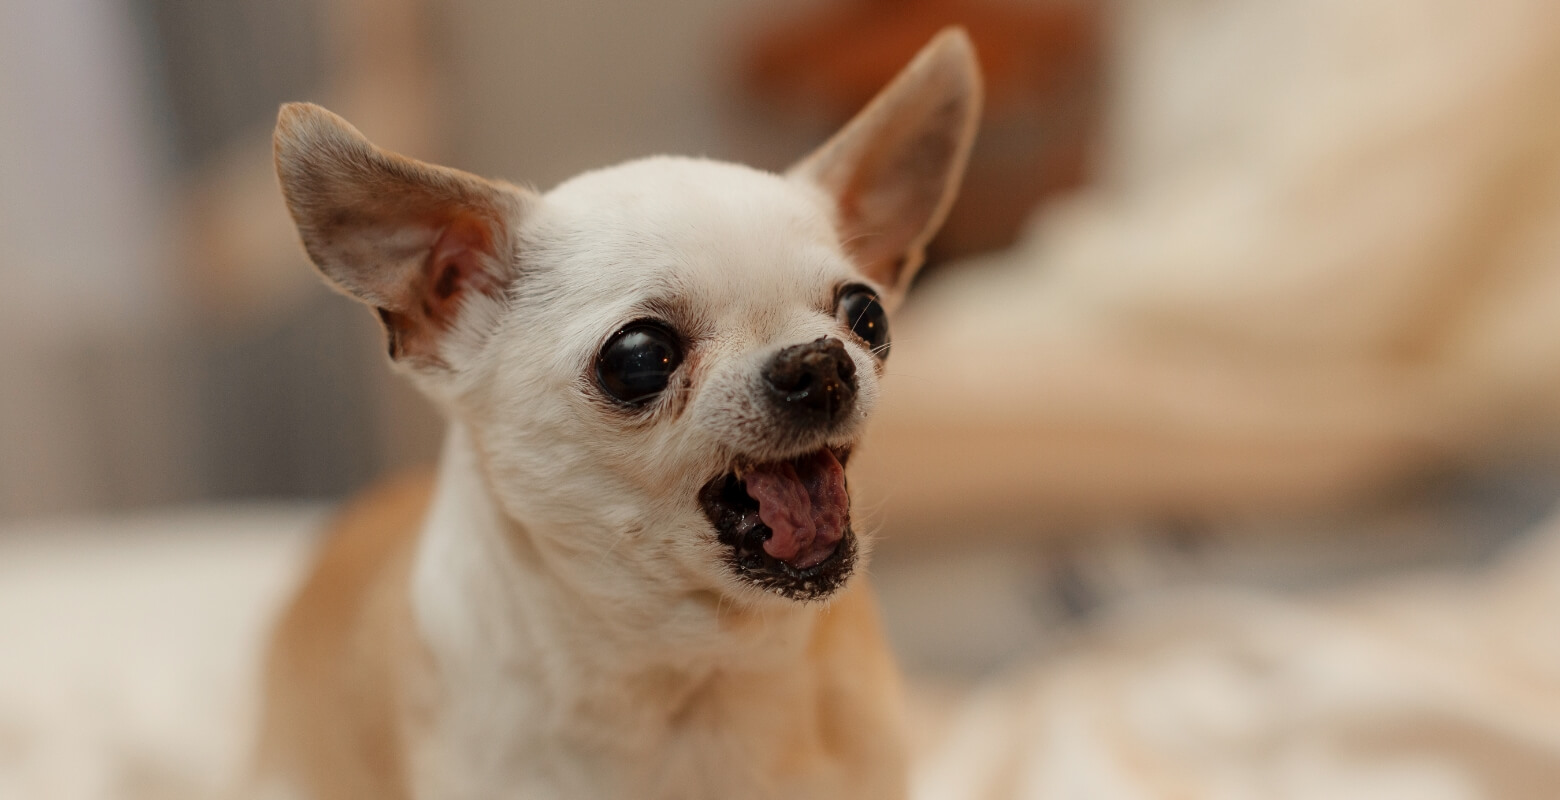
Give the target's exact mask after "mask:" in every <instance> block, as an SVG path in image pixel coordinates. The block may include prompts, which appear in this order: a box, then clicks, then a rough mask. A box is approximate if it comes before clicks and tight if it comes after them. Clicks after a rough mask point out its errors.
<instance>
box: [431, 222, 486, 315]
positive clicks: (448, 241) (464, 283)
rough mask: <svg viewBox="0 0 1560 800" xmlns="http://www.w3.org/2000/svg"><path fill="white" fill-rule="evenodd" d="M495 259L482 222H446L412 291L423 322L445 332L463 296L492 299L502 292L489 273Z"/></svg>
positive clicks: (463, 299) (458, 308)
mask: <svg viewBox="0 0 1560 800" xmlns="http://www.w3.org/2000/svg"><path fill="white" fill-rule="evenodd" d="M495 257H496V254H495V253H494V252H493V235H492V232H491V231H490V230H489V228H488V226H487V225H485V224H484V223H483V222H482V220H480V219H476V218H473V217H457V218H455V219H453V220H450V222H449V223H448V224H447V225H445V226H444V230H443V231H441V232H440V233H439V238H438V240H437V241H435V242H434V244H433V247H432V248H431V249H430V250H429V251H428V260H427V262H425V263H424V264H423V270H422V276H421V278H420V280H419V281H418V282H417V286H416V287H415V289H414V291H415V292H416V299H417V308H418V310H419V311H421V312H422V317H423V320H424V321H425V322H426V323H427V324H429V325H431V326H432V327H435V328H437V329H440V330H442V329H445V328H448V327H449V326H450V325H451V323H453V322H454V321H455V314H456V312H458V311H459V310H460V305H461V303H462V302H464V301H465V299H466V298H465V295H466V293H467V292H470V291H476V292H482V293H484V294H488V295H496V294H497V293H498V292H500V291H502V290H503V287H502V286H501V285H500V283H499V281H498V280H497V279H496V278H495V277H494V276H493V275H492V274H491V273H490V272H489V270H490V268H491V266H492V264H493V260H494V258H495Z"/></svg>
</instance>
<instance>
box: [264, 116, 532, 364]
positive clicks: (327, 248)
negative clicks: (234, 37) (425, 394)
mask: <svg viewBox="0 0 1560 800" xmlns="http://www.w3.org/2000/svg"><path fill="white" fill-rule="evenodd" d="M274 146H275V151H276V172H277V176H278V177H279V178H280V180H281V184H282V194H283V196H285V197H286V199H287V208H288V210H289V211H290V212H291V213H292V217H293V222H295V223H296V224H297V226H298V232H299V234H300V235H301V236H302V237H303V245H304V248H305V249H306V250H307V251H308V253H309V257H310V258H311V259H313V261H314V263H315V265H316V266H318V267H319V269H320V271H321V272H323V273H324V274H325V276H326V278H327V279H329V281H330V282H331V283H333V284H335V285H336V286H337V287H339V288H340V289H342V290H344V291H345V292H347V293H348V294H350V295H352V296H354V297H356V298H357V299H359V300H362V301H363V302H365V303H368V304H369V305H371V306H373V307H374V308H375V309H376V310H377V311H378V312H379V318H380V320H381V321H383V322H384V326H385V331H386V334H387V335H388V336H389V339H390V356H391V357H392V358H394V359H396V360H404V361H406V362H409V363H411V364H413V365H416V366H421V367H433V368H440V367H445V366H448V365H447V364H446V363H445V359H444V358H443V351H444V347H443V345H444V340H445V339H446V338H447V337H446V334H447V333H449V332H450V331H451V330H453V329H454V328H456V327H457V325H458V323H460V322H461V318H462V317H463V316H465V315H464V314H463V313H462V312H463V311H464V310H466V309H468V308H469V307H470V306H471V305H472V304H474V303H477V302H492V303H502V302H503V301H504V293H505V290H506V287H507V286H508V284H509V282H510V280H511V279H512V278H513V275H512V271H513V270H514V268H515V267H514V253H513V242H512V241H511V239H512V237H513V234H514V231H515V227H516V224H517V223H518V221H519V219H520V218H521V216H522V215H523V214H524V213H525V210H526V208H527V206H528V205H529V204H530V203H531V202H533V200H534V195H532V194H531V193H529V192H527V191H525V190H523V189H519V188H517V187H514V186H511V185H508V184H505V183H499V182H494V181H488V180H484V179H482V178H479V177H477V176H475V175H470V174H467V173H465V172H460V171H458V170H453V169H449V168H446V167H439V166H434V165H432V164H424V163H422V162H420V161H414V160H412V159H409V158H405V157H403V156H399V155H396V154H394V153H390V152H387V151H384V150H381V149H379V148H377V147H375V146H374V145H373V144H371V143H370V142H369V141H368V139H366V138H364V137H363V134H361V133H359V132H358V131H357V129H356V128H353V127H352V126H351V125H350V124H348V123H347V121H346V120H344V119H342V118H341V117H338V116H336V115H335V114H332V113H331V112H329V111H326V110H325V109H323V108H320V107H319V106H316V105H311V104H308V103H289V104H287V105H284V106H282V110H281V113H280V114H279V115H278V117H277V121H276V134H275V137H274ZM473 316H481V315H473ZM488 316H489V317H490V316H491V315H488ZM471 324H482V323H481V322H480V321H476V322H473V323H471Z"/></svg>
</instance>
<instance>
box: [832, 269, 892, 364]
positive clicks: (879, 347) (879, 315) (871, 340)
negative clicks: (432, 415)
mask: <svg viewBox="0 0 1560 800" xmlns="http://www.w3.org/2000/svg"><path fill="white" fill-rule="evenodd" d="M836 313H838V314H839V318H840V321H841V322H843V323H845V324H846V325H849V326H850V330H851V332H852V333H854V334H856V335H857V336H858V337H860V338H861V341H863V342H866V343H867V347H870V348H872V353H873V354H874V355H876V356H877V357H878V358H887V357H888V314H887V313H886V312H884V311H883V304H882V303H879V302H878V297H877V294H876V293H874V292H873V291H872V290H871V289H868V288H867V287H865V286H850V287H847V288H846V289H845V291H843V292H841V293H840V302H839V310H838V311H837V312H836Z"/></svg>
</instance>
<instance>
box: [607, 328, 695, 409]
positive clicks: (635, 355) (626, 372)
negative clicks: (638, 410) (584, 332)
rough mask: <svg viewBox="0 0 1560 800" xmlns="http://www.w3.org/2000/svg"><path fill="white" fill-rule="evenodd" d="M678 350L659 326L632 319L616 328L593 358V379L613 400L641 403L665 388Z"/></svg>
mask: <svg viewBox="0 0 1560 800" xmlns="http://www.w3.org/2000/svg"><path fill="white" fill-rule="evenodd" d="M681 363H682V349H681V348H679V347H678V345H677V337H676V336H674V335H673V334H672V332H671V331H669V330H667V329H666V328H665V327H662V326H661V325H658V324H655V323H650V322H636V323H634V324H632V325H629V326H628V327H626V328H624V329H622V330H620V331H618V332H617V333H615V334H613V335H612V338H611V339H608V340H607V344H606V346H604V347H602V348H601V355H600V356H598V357H597V358H596V382H597V383H599V384H601V388H602V389H605V390H606V392H607V394H609V395H611V396H612V398H613V399H615V400H618V401H619V402H622V403H627V404H629V405H642V404H644V403H647V402H649V401H650V400H652V399H654V398H655V396H656V395H658V394H660V393H661V392H662V391H665V389H666V384H667V382H668V381H670V380H671V378H672V373H673V372H674V371H676V369H677V365H678V364H681Z"/></svg>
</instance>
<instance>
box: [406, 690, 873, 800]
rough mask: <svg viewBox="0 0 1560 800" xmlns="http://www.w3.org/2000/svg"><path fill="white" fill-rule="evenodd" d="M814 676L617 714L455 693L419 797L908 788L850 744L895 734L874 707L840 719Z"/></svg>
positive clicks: (683, 799)
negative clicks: (668, 709) (867, 713)
mask: <svg viewBox="0 0 1560 800" xmlns="http://www.w3.org/2000/svg"><path fill="white" fill-rule="evenodd" d="M809 682H810V681H808V680H805V679H803V680H798V681H797V682H796V683H797V684H798V685H797V686H795V687H782V688H781V690H780V691H776V690H775V687H758V686H746V687H744V686H741V685H739V683H738V682H736V681H732V682H727V681H723V680H722V679H719V678H715V679H712V680H711V681H710V682H709V683H708V684H707V685H705V686H702V687H700V689H699V690H698V692H697V695H696V696H692V697H689V698H687V699H686V700H685V702H683V703H681V704H680V705H679V707H678V708H676V709H675V710H674V713H673V714H672V715H670V716H666V715H664V714H663V712H664V710H665V709H660V708H658V709H655V710H654V711H653V712H652V711H647V710H646V709H644V708H635V707H630V706H624V707H620V708H618V709H617V710H616V713H607V712H606V710H605V709H604V708H602V707H601V706H602V705H608V704H598V703H589V704H588V705H591V706H595V708H591V709H589V710H588V711H587V712H584V713H582V711H581V709H579V708H572V709H561V708H558V707H557V706H556V705H555V704H554V703H552V702H550V701H549V700H547V699H544V698H540V697H537V696H536V695H535V694H534V693H532V692H530V691H528V690H525V689H518V690H517V687H505V688H507V689H508V691H501V692H496V693H493V694H488V695H487V696H486V697H485V698H483V697H479V696H478V693H477V692H472V693H470V694H469V695H468V696H465V697H457V696H449V699H450V700H451V701H452V702H450V703H449V704H448V705H447V706H446V707H445V709H444V710H443V711H442V712H441V714H440V715H439V717H438V719H437V721H436V723H435V724H434V725H433V726H432V727H431V728H430V729H428V731H427V735H426V736H425V737H424V738H423V739H422V741H420V742H417V743H415V744H414V747H413V758H412V759H411V764H412V767H413V770H414V773H415V774H414V776H413V780H412V785H413V787H414V792H415V793H414V796H415V797H417V798H419V800H421V799H422V798H469V799H470V800H478V798H500V797H505V798H507V797H559V798H639V799H642V800H657V799H659V798H665V799H666V800H674V799H675V800H700V799H701V798H709V799H710V800H718V799H719V800H724V799H725V798H733V797H742V798H771V797H772V798H797V797H808V798H818V799H819V800H831V799H832V798H879V797H882V798H888V797H895V796H898V795H897V793H896V792H895V787H896V786H897V784H898V783H899V780H898V776H897V773H896V770H897V769H898V768H899V767H900V766H901V765H900V764H898V763H897V760H896V759H884V760H874V759H872V758H870V757H866V758H864V757H863V753H862V752H861V751H859V750H858V749H857V748H854V747H851V746H849V745H848V744H847V745H846V746H845V747H841V746H840V745H841V744H842V742H841V741H840V738H841V737H842V736H843V737H849V738H852V739H854V738H856V737H861V738H863V739H869V740H873V741H878V742H881V741H888V740H892V739H894V738H895V736H896V733H895V732H893V731H886V730H871V729H870V727H871V726H870V724H869V723H868V722H867V720H866V719H865V718H860V719H853V720H849V721H844V720H842V719H840V718H837V717H836V716H835V715H834V714H832V713H829V712H830V711H837V709H835V710H830V709H825V708H823V707H822V706H820V703H819V700H820V698H819V697H818V696H817V694H816V692H812V691H806V690H808V689H812V688H814V687H810V686H806V685H805V684H807V683H809ZM473 688H475V686H473ZM761 689H762V690H764V691H763V692H761V691H760V690H761ZM791 689H796V690H801V691H791ZM605 693H606V694H611V691H610V690H606V691H605ZM764 693H767V694H768V697H763V696H761V695H762V694H764ZM484 694H486V693H484ZM821 712H822V713H821ZM824 717H832V718H824Z"/></svg>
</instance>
